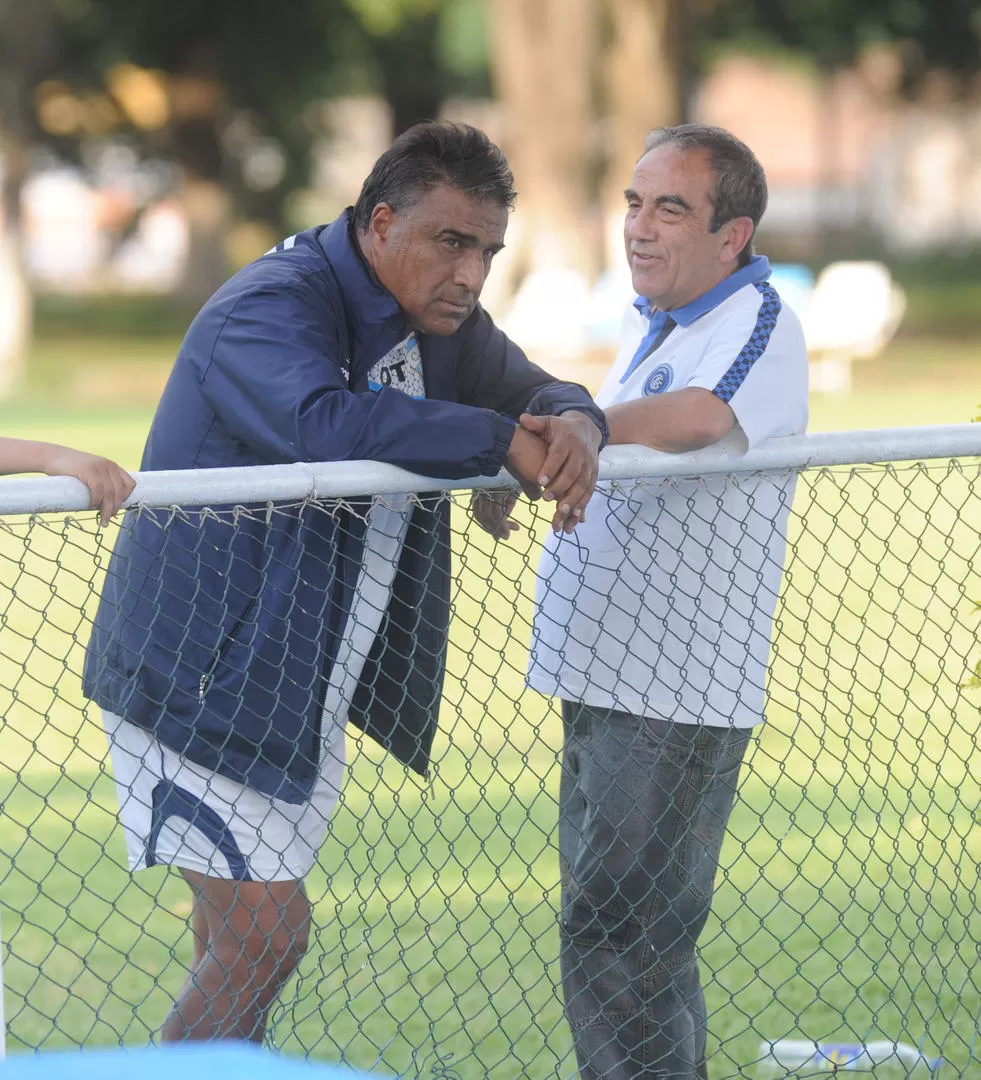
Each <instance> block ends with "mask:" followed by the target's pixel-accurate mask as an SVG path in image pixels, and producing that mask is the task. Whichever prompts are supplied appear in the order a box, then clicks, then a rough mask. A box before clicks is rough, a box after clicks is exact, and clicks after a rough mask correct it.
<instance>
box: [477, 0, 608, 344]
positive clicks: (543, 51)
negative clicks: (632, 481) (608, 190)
mask: <svg viewBox="0 0 981 1080" xmlns="http://www.w3.org/2000/svg"><path fill="white" fill-rule="evenodd" d="M487 4H488V7H487V11H488V23H489V30H490V39H491V69H492V73H493V76H494V80H495V83H496V86H497V93H498V97H499V100H500V102H501V105H502V106H503V112H504V118H503V119H504V122H503V129H504V138H503V140H502V141H503V142H504V148H505V150H506V152H507V154H508V157H509V160H510V162H511V167H512V169H513V171H514V175H515V181H516V186H517V189H518V192H519V195H518V208H517V211H516V213H515V215H514V223H513V226H512V229H511V231H510V233H509V235H508V249H507V256H506V258H505V259H504V260H501V261H502V262H503V263H504V265H503V266H499V267H498V268H497V269H496V270H495V277H494V278H493V279H492V282H493V287H494V290H503V289H506V288H507V287H508V286H509V285H510V284H512V283H511V282H509V281H507V280H506V277H505V275H503V274H502V273H501V271H504V270H506V269H510V270H511V271H512V273H513V276H514V278H515V279H517V280H520V286H519V288H518V291H517V293H516V294H515V295H514V298H513V301H512V302H511V303H510V306H509V307H508V308H507V310H506V312H505V314H504V315H503V317H502V318H501V325H502V326H503V328H504V330H505V331H506V332H507V333H508V334H509V335H510V336H511V337H513V338H514V339H515V340H516V341H517V342H518V344H520V345H522V346H523V347H524V348H525V350H526V351H527V352H529V353H530V354H532V356H533V357H534V358H535V359H536V360H538V361H539V362H541V363H544V364H546V365H549V364H552V363H553V362H555V361H559V360H568V359H574V358H576V357H578V356H580V355H581V354H582V352H583V350H584V348H585V346H586V333H585V328H586V319H587V307H588V300H589V293H590V287H591V284H592V281H593V278H594V277H595V275H596V273H597V271H598V269H599V263H600V247H601V245H600V237H601V233H600V229H599V227H598V225H599V222H598V217H597V214H596V212H595V198H594V188H595V172H596V170H595V156H596V155H595V152H594V130H595V109H594V94H593V75H594V71H595V60H596V50H597V42H598V37H599V26H598V22H599V19H598V14H599V0H576V2H574V3H570V2H569V0H487ZM522 275H523V276H522ZM491 298H492V299H491V302H494V299H495V298H494V295H493V292H492V293H491ZM496 299H497V301H498V302H501V301H502V300H503V298H502V297H501V296H500V293H498V297H497V298H496ZM502 306H503V303H502Z"/></svg>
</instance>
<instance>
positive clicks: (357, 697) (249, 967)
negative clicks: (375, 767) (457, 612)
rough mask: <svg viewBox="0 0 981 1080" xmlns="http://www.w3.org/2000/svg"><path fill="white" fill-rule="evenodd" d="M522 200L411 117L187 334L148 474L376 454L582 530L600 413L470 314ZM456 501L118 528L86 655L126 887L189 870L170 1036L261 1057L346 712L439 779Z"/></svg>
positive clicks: (489, 153)
mask: <svg viewBox="0 0 981 1080" xmlns="http://www.w3.org/2000/svg"><path fill="white" fill-rule="evenodd" d="M514 198H515V194H514V189H513V178H512V176H511V172H510V170H509V169H508V165H507V161H506V160H505V158H504V156H503V155H502V154H501V152H500V150H499V149H498V148H497V147H496V146H494V144H493V143H491V142H490V141H489V140H488V139H487V137H486V136H485V135H484V134H483V133H481V132H479V131H476V130H475V129H473V128H469V127H466V126H456V125H450V124H421V125H417V126H416V127H415V128H413V129H411V130H410V131H408V132H406V133H405V134H404V135H403V136H401V137H400V138H399V139H398V140H396V142H395V143H394V145H393V146H392V147H391V149H389V150H388V151H387V152H386V153H385V154H383V155H382V157H381V158H379V160H378V162H377V163H376V164H375V166H374V168H373V170H372V172H371V174H370V175H369V177H368V178H367V180H366V181H365V184H364V187H363V189H362V192H361V195H360V197H359V199H358V202H357V204H356V205H355V206H354V207H353V208H352V209H351V210H349V211H346V212H345V213H344V214H342V215H341V217H339V218H338V219H337V220H336V221H334V222H333V223H331V224H330V225H326V226H321V227H319V228H314V229H310V230H308V231H307V232H303V233H300V234H298V235H296V236H292V237H290V238H289V239H287V240H285V241H283V242H282V243H280V244H278V245H277V246H276V248H275V249H273V250H272V251H270V252H269V253H267V254H266V255H265V256H264V257H262V258H261V259H258V260H257V261H256V262H254V263H252V264H251V265H250V266H247V267H246V268H245V269H244V270H242V271H240V272H239V273H238V274H236V275H235V276H234V277H233V278H231V279H230V280H229V281H228V282H227V283H226V284H225V285H224V286H223V287H222V288H221V289H219V291H218V292H217V293H216V294H215V295H214V296H213V297H212V298H211V300H209V301H208V303H207V304H206V305H205V306H204V308H203V309H202V310H201V312H200V313H199V314H198V316H197V317H196V318H195V320H194V321H193V323H192V324H191V326H190V328H189V330H188V332H187V335H186V337H185V339H184V342H183V345H182V347H181V350H180V353H179V354H178V357H177V361H176V363H175V365H174V369H173V371H172V373H171V376H170V379H169V381H168V383H167V386H166V389H165V390H164V394H163V397H162V399H161V401H160V405H159V407H158V410H157V414H156V416H155V418H154V421H153V426H152V428H151V430H150V435H149V438H148V441H147V445H146V451H145V454H144V458H143V464H142V468H143V469H147V470H153V469H179V468H184V469H187V468H212V467H221V466H233V465H259V464H272V463H284V462H297V461H340V460H356V459H370V460H375V461H384V462H388V463H390V464H393V465H398V466H401V467H403V468H406V469H409V470H411V471H413V472H416V473H421V474H423V475H427V476H433V477H441V478H459V477H466V476H473V475H476V474H484V475H495V474H496V473H497V472H498V471H499V470H500V469H501V468H502V467H505V466H506V467H507V468H509V469H510V471H511V472H512V473H513V474H514V475H515V476H516V477H517V478H518V479H519V480H520V481H521V483H522V486H523V487H524V488H525V490H526V492H528V493H529V494H531V495H532V496H533V497H537V495H538V494H539V493H542V492H543V493H544V496H545V498H552V499H554V500H555V505H556V510H555V517H554V519H553V527H554V528H556V529H565V530H567V531H568V530H571V529H572V528H573V527H574V526H575V525H576V523H577V522H578V521H579V520H581V519H582V516H583V510H584V507H585V505H586V503H587V501H588V499H589V497H590V495H591V493H592V490H593V486H594V484H595V480H596V455H597V453H598V451H599V449H600V447H601V444H602V442H603V440H604V439H605V435H606V427H605V421H604V419H603V415H602V413H601V412H600V410H598V409H597V408H596V407H595V405H594V404H593V402H592V401H591V399H590V398H589V395H588V394H587V393H586V391H585V390H583V388H582V387H580V386H576V385H573V384H569V383H562V382H557V381H555V380H554V379H552V378H551V377H550V376H549V375H547V374H546V373H545V372H543V371H542V370H541V369H539V368H537V367H535V366H534V365H533V364H531V363H530V362H529V361H528V359H527V358H526V357H525V356H524V354H523V353H522V352H521V350H520V349H518V348H517V347H516V346H515V345H514V344H513V343H512V342H510V341H509V340H508V339H507V338H506V337H505V336H504V335H503V334H502V333H501V332H500V331H499V330H498V329H497V328H496V327H495V326H494V324H493V323H492V321H491V319H490V318H489V316H488V315H487V314H486V312H484V311H483V309H482V308H481V307H480V306H479V304H478V303H477V300H478V297H479V295H480V291H481V288H482V286H483V283H484V280H485V278H486V276H487V273H488V271H489V269H490V265H491V261H492V259H493V257H494V255H495V253H496V252H497V251H498V250H500V248H501V247H502V246H503V240H504V233H505V230H506V227H507V219H508V213H509V210H510V208H511V206H512V205H513V202H514ZM449 551H450V549H449V508H448V504H447V502H446V500H445V499H440V498H438V497H422V498H421V499H409V498H402V499H387V500H375V501H370V500H367V499H364V500H360V501H358V500H356V501H355V505H349V506H346V507H339V506H336V505H334V506H322V505H317V504H315V503H309V504H304V505H303V506H282V507H275V508H273V509H271V510H267V508H266V507H262V508H249V509H246V510H244V511H243V510H242V509H241V508H239V509H237V510H234V509H232V508H210V509H209V510H208V511H207V512H204V511H201V512H191V511H182V512H178V513H169V512H168V513H152V512H148V511H132V512H130V513H129V514H128V515H127V518H126V521H125V522H124V525H123V528H122V529H121V531H120V536H119V540H118V542H117V544H116V548H115V551H114V553H113V556H112V560H111V563H110V566H109V568H108V572H107V576H106V584H105V588H104V592H103V596H102V601H101V604H100V607H99V610H98V613H97V615H96V619H95V625H94V628H93V633H92V637H91V640H90V643H89V648H88V652H87V657H86V666H85V692H86V694H87V696H88V697H90V698H92V699H93V700H94V701H95V702H97V703H98V704H99V705H100V706H101V707H102V709H103V716H104V720H105V724H106V730H107V734H108V736H109V740H110V746H111V749H112V758H113V770H114V774H115V777H116V782H117V788H118V792H119V796H120V818H121V821H122V824H123V828H124V833H125V835H126V842H127V847H128V852H129V859H130V865H131V867H132V868H133V869H139V868H142V867H145V866H151V865H155V864H161V863H167V864H171V865H175V866H179V867H180V868H181V870H182V872H183V874H184V876H185V878H186V879H187V881H188V883H189V884H190V886H191V889H192V892H193V896H194V902H193V909H192V929H193V931H194V936H195V956H194V961H193V965H192V968H191V971H190V973H189V976H188V979H187V981H186V983H185V985H184V988H183V990H182V991H181V994H180V996H179V998H178V1000H177V1002H176V1003H175V1005H174V1008H173V1010H172V1012H171V1014H170V1016H169V1017H168V1019H167V1021H166V1023H165V1025H164V1029H163V1032H162V1037H163V1038H164V1039H165V1040H182V1039H189V1038H190V1039H201V1038H228V1037H231V1038H246V1039H252V1040H256V1041H260V1040H261V1039H262V1037H263V1034H264V1031H265V1023H266V1017H267V1014H268V1010H269V1007H270V1006H271V1005H272V1003H273V1001H274V1000H275V998H276V995H277V994H278V992H279V990H280V989H281V988H282V986H283V984H284V982H285V981H286V979H287V978H288V977H289V975H290V973H291V972H292V970H293V969H294V968H295V966H296V963H297V962H298V961H299V959H300V957H301V956H302V955H303V952H304V950H305V948H306V943H307V939H308V933H309V923H310V907H309V903H308V901H307V898H306V895H305V892H304V888H303V879H304V877H305V875H306V873H307V872H308V870H309V869H310V867H311V865H312V863H313V861H314V859H315V857H316V853H317V850H318V848H319V846H320V843H321V841H322V839H323V836H324V833H325V830H326V823H327V819H328V817H329V815H330V813H331V811H332V809H333V807H334V805H335V803H336V800H337V797H338V792H339V789H340V785H341V782H342V779H343V769H344V725H345V723H346V721H347V720H348V719H350V720H351V721H353V722H354V723H355V724H357V725H358V726H359V727H361V728H362V729H363V730H364V731H365V732H367V734H369V735H370V736H371V737H373V738H374V739H376V740H377V741H379V742H380V743H381V744H382V745H383V746H385V747H386V748H388V749H390V750H391V751H392V752H393V753H394V754H395V755H396V756H397V757H398V758H399V759H400V760H401V761H403V762H404V763H405V764H406V765H408V766H409V767H411V768H413V769H415V770H416V771H418V772H421V773H424V772H425V771H426V770H427V768H428V761H429V752H430V748H431V745H432V740H433V736H434V732H435V726H436V717H437V711H438V706H439V699H440V694H441V689H442V680H443V671H444V662H445V653H446V642H447V627H448V620H449V586H450V576H449V573H450V572H449Z"/></svg>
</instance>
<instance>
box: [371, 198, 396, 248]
mask: <svg viewBox="0 0 981 1080" xmlns="http://www.w3.org/2000/svg"><path fill="white" fill-rule="evenodd" d="M394 221H395V211H394V210H393V209H392V207H391V206H390V205H389V204H388V203H385V202H383V203H379V204H378V205H377V206H376V207H375V208H374V210H372V211H371V217H370V218H369V219H368V233H369V235H371V236H372V237H374V238H375V239H376V240H380V241H381V242H382V243H384V242H385V240H386V238H387V237H388V233H389V230H390V229H391V227H392V224H393V222H394Z"/></svg>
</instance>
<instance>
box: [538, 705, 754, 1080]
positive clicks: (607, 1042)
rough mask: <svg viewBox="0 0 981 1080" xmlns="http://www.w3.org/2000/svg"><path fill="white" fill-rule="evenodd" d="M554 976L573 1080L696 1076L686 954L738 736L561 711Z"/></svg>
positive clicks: (690, 960)
mask: <svg viewBox="0 0 981 1080" xmlns="http://www.w3.org/2000/svg"><path fill="white" fill-rule="evenodd" d="M562 718H563V722H564V726H565V748H564V753H563V761H562V786H561V794H560V809H559V857H560V864H561V873H562V926H561V966H562V988H563V993H564V996H565V1013H566V1017H567V1019H568V1021H569V1025H570V1027H571V1028H572V1036H573V1041H574V1043H575V1049H576V1057H577V1059H578V1062H579V1069H580V1075H581V1076H582V1080H599V1078H603V1080H654V1078H657V1080H668V1078H671V1080H693V1078H696V1077H701V1078H703V1080H704V1078H705V1077H706V1076H707V1072H706V1066H705V1037H706V1012H705V998H704V996H703V994H702V987H701V983H700V981H699V976H698V960H697V958H696V955H695V943H696V941H697V940H698V936H699V934H700V933H701V932H702V929H703V927H704V926H705V920H706V918H707V917H708V913H709V907H710V905H711V902H712V890H713V887H714V882H715V875H716V870H717V868H718V862H719V851H720V848H721V847H722V840H723V837H724V835H725V830H726V824H727V822H728V820H729V813H730V811H731V809H732V803H733V799H734V797H735V793H736V781H737V778H738V776H739V768H740V765H741V764H742V760H743V756H744V755H745V753H746V747H747V745H748V743H749V739H750V735H751V732H750V731H749V730H746V729H739V728H712V727H701V726H696V725H692V724H675V723H670V722H668V721H665V720H657V719H652V718H650V717H639V716H633V715H631V714H629V713H624V712H617V711H614V710H608V709H596V708H592V707H591V706H589V705H583V704H582V703H580V702H569V701H564V702H563V703H562Z"/></svg>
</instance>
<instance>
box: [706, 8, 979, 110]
mask: <svg viewBox="0 0 981 1080" xmlns="http://www.w3.org/2000/svg"><path fill="white" fill-rule="evenodd" d="M704 29H705V31H706V33H707V34H708V36H710V37H711V38H713V39H714V40H716V41H721V42H729V43H731V42H740V41H746V40H752V41H756V42H761V41H763V42H770V43H773V44H777V45H782V46H784V47H787V48H791V49H794V50H796V51H799V52H801V53H803V54H805V55H808V56H810V57H812V58H813V59H814V60H815V61H816V62H817V63H818V64H819V65H820V66H822V67H825V68H833V67H837V66H841V65H844V64H847V63H850V62H851V61H852V60H853V59H854V58H855V57H856V55H857V54H858V53H859V52H860V51H861V50H862V49H863V48H864V47H865V46H867V45H870V44H872V43H874V42H882V41H895V42H902V43H903V50H902V59H903V63H904V75H905V79H904V83H905V88H906V90H907V91H908V92H910V93H913V92H915V90H916V89H917V86H918V84H919V81H920V79H921V78H922V76H923V75H924V74H925V73H926V72H927V71H929V70H930V69H936V68H943V69H945V70H946V71H949V72H951V73H952V74H954V75H955V76H958V77H959V78H960V79H961V80H962V83H963V84H964V85H966V81H967V79H968V78H969V77H970V76H972V75H974V74H976V73H977V71H978V68H979V65H981V4H979V3H978V2H977V0H944V2H943V3H937V2H936V0H862V3H860V4H856V3H854V2H852V0H728V2H727V0H716V2H715V3H714V4H713V5H712V7H711V9H710V12H709V14H708V17H707V19H706V21H705V24H704Z"/></svg>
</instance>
